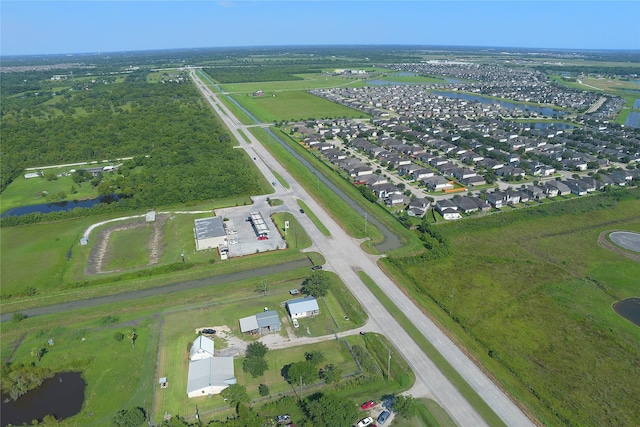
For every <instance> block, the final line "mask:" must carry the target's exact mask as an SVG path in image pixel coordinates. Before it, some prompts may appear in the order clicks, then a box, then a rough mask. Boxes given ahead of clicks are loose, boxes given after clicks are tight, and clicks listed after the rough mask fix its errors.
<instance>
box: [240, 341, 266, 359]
mask: <svg viewBox="0 0 640 427" xmlns="http://www.w3.org/2000/svg"><path fill="white" fill-rule="evenodd" d="M267 350H269V349H268V348H267V346H266V345H264V344H263V343H261V342H259V341H254V342H252V343H251V344H249V345H248V346H247V351H246V353H245V355H246V357H264V355H265V354H267Z"/></svg>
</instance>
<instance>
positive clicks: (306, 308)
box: [287, 296, 320, 320]
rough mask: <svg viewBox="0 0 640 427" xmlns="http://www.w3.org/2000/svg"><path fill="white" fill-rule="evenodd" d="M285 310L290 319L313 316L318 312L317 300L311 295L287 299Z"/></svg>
mask: <svg viewBox="0 0 640 427" xmlns="http://www.w3.org/2000/svg"><path fill="white" fill-rule="evenodd" d="M287 311H288V312H289V316H291V319H292V320H293V319H299V318H301V317H313V316H316V315H317V314H319V313H320V307H318V301H316V299H315V298H314V297H312V296H308V297H304V298H298V299H292V300H289V301H287Z"/></svg>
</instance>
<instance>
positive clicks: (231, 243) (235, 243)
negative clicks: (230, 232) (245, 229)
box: [229, 239, 238, 245]
mask: <svg viewBox="0 0 640 427" xmlns="http://www.w3.org/2000/svg"><path fill="white" fill-rule="evenodd" d="M229 244H230V245H237V244H238V241H237V240H235V239H233V240H229Z"/></svg>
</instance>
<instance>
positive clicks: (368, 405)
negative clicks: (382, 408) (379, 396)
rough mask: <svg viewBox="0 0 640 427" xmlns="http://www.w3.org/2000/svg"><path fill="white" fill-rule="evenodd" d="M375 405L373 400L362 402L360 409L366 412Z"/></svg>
mask: <svg viewBox="0 0 640 427" xmlns="http://www.w3.org/2000/svg"><path fill="white" fill-rule="evenodd" d="M376 405H377V403H376V401H375V400H370V401H368V402H364V403H363V404H362V405H361V406H360V407H361V408H362V410H364V411H368V410H369V409H371V408H373V407H374V406H376Z"/></svg>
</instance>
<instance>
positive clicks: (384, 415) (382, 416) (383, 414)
mask: <svg viewBox="0 0 640 427" xmlns="http://www.w3.org/2000/svg"><path fill="white" fill-rule="evenodd" d="M389 415H391V412H389V411H382V412H381V413H380V415H378V424H384V422H385V421H387V418H389Z"/></svg>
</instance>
